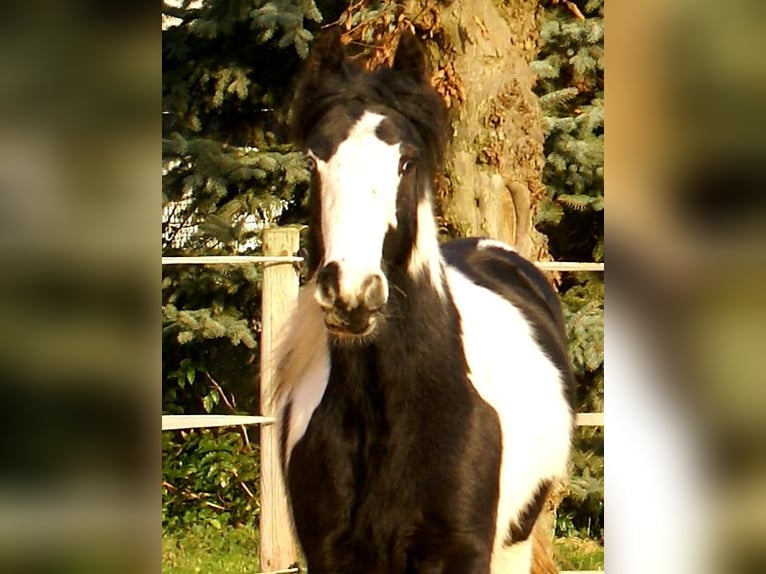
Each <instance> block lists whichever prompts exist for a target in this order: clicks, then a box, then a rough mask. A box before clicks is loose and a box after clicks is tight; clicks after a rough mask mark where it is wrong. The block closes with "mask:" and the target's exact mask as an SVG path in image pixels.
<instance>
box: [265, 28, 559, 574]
mask: <svg viewBox="0 0 766 574" xmlns="http://www.w3.org/2000/svg"><path fill="white" fill-rule="evenodd" d="M428 69H429V66H428V63H427V60H426V54H425V51H424V49H423V47H422V46H421V45H420V42H419V41H418V40H417V38H416V37H415V36H414V34H411V33H405V34H403V35H402V36H401V38H400V40H399V44H398V47H397V49H396V52H395V55H394V59H393V64H392V65H391V66H382V67H380V68H378V69H377V70H374V71H364V70H362V69H361V68H359V67H357V66H356V65H355V64H353V63H352V62H351V61H350V60H349V59H348V57H347V55H346V54H345V53H344V48H343V46H342V44H341V42H340V39H339V36H338V34H337V33H336V34H332V33H327V34H325V35H324V36H323V37H320V38H319V39H318V40H317V41H316V42H315V44H314V46H313V47H312V51H311V53H310V55H309V58H308V60H307V62H306V64H305V66H304V71H303V72H302V73H301V75H300V77H299V81H298V87H297V90H296V97H295V103H294V105H293V108H292V110H291V113H292V125H293V129H294V132H295V140H296V143H297V144H298V145H299V146H301V148H302V149H303V150H304V152H305V155H306V157H307V161H308V162H309V164H310V168H311V170H312V173H313V175H312V184H311V190H310V201H309V213H310V223H309V226H308V229H309V231H308V237H307V251H308V254H307V266H308V275H309V277H310V279H309V280H308V281H307V282H306V284H305V285H304V286H303V287H302V289H301V292H300V295H299V297H298V302H297V304H296V307H295V310H294V312H293V315H292V317H291V319H290V320H289V322H288V325H289V326H288V331H287V333H286V335H285V339H284V343H283V346H282V350H281V352H280V357H279V359H278V363H277V367H276V373H277V380H278V382H277V390H276V393H275V408H276V412H277V428H278V434H279V445H280V453H281V464H282V468H283V471H284V472H283V476H284V480H285V484H286V490H287V496H288V502H289V506H290V508H291V512H292V516H293V526H294V530H295V533H296V534H297V538H298V541H299V542H300V545H301V547H302V549H303V553H304V556H305V559H306V561H307V564H308V570H309V572H310V573H311V574H329V573H344V574H355V573H359V574H361V573H366V574H370V573H380V574H383V573H385V574H399V573H402V574H404V573H407V574H414V573H424V574H426V573H428V574H436V573H441V574H488V573H490V572H491V573H492V574H500V573H528V572H530V568H531V566H530V564H531V563H532V561H533V560H532V558H533V556H532V554H533V553H532V547H533V544H532V543H533V538H534V537H532V538H531V537H530V534H531V532H532V530H533V526H534V524H535V522H536V520H537V518H538V515H539V514H540V512H541V508H542V506H543V503H544V501H545V499H546V497H547V495H548V493H549V490H550V488H551V485H553V484H554V483H555V481H556V480H558V479H559V478H560V477H563V476H564V475H565V473H566V465H567V460H568V456H569V448H570V441H571V433H572V429H573V402H574V398H573V383H572V373H571V366H570V360H569V356H568V351H567V345H566V336H565V328H564V320H563V315H562V311H561V308H560V303H559V301H558V298H557V296H556V294H555V292H554V291H553V289H552V287H551V286H550V284H549V283H548V281H547V279H546V277H545V276H544V275H543V274H542V273H541V272H540V271H539V270H538V269H537V268H536V267H535V265H534V264H532V263H531V262H529V261H527V260H526V259H524V258H523V257H521V256H520V255H519V254H518V253H517V252H516V251H515V250H514V249H513V248H512V247H510V246H509V245H506V244H503V243H501V242H499V241H495V240H491V239H486V238H463V239H455V240H451V241H448V242H445V243H441V244H440V242H439V239H438V229H437V225H436V220H435V217H434V199H433V196H432V183H433V179H434V176H435V173H437V170H438V169H439V168H440V164H441V162H442V161H443V154H444V151H445V146H446V140H447V137H446V134H447V133H448V123H447V112H446V108H445V105H444V103H443V102H442V99H441V97H440V96H439V95H438V93H437V92H436V91H435V90H434V89H433V88H432V87H431V85H430V84H429V82H428Z"/></svg>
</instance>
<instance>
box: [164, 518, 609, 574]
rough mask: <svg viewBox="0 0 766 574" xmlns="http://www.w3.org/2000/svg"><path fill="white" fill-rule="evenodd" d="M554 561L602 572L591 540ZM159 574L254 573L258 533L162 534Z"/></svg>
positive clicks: (570, 542)
mask: <svg viewBox="0 0 766 574" xmlns="http://www.w3.org/2000/svg"><path fill="white" fill-rule="evenodd" d="M556 559H557V560H556V561H557V563H558V565H559V568H560V569H562V570H603V569H604V548H603V547H602V546H601V545H600V544H599V543H598V542H596V541H594V540H584V539H581V538H574V537H572V538H561V539H558V540H557V541H556ZM162 572H163V574H256V573H258V572H260V568H259V564H258V531H257V530H256V529H255V528H253V527H249V526H239V527H227V526H224V527H222V528H215V527H213V526H212V525H211V526H198V527H195V528H194V529H191V530H187V531H184V532H183V533H167V532H163V536H162Z"/></svg>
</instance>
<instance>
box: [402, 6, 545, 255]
mask: <svg viewBox="0 0 766 574" xmlns="http://www.w3.org/2000/svg"><path fill="white" fill-rule="evenodd" d="M429 10H430V11H431V13H430V15H429ZM407 12H408V15H410V17H411V19H412V20H413V22H414V23H415V25H416V26H417V25H418V24H419V23H420V22H422V21H423V19H424V18H431V19H438V21H439V27H438V30H439V33H438V34H437V35H435V36H434V39H435V40H436V43H437V44H439V51H438V53H435V54H432V56H433V59H434V61H436V62H438V69H437V71H436V78H435V79H436V83H437V88H439V85H438V83H439V82H443V83H451V85H450V86H448V87H447V88H444V86H442V88H443V90H442V91H443V93H446V95H447V98H446V99H447V100H448V102H449V103H450V104H451V108H452V109H451V112H452V116H451V120H452V128H453V137H452V145H451V149H450V151H449V152H448V157H447V165H446V170H445V173H446V174H448V175H447V176H446V177H445V178H444V180H443V182H442V185H440V186H439V187H440V188H439V189H438V190H437V199H438V202H439V207H440V209H441V217H442V220H443V221H442V223H443V224H444V225H445V226H446V227H447V228H449V229H450V230H452V231H453V232H454V233H457V234H459V235H478V236H489V237H493V238H495V239H501V240H503V241H507V242H508V243H511V244H512V245H515V246H516V248H517V250H518V251H519V252H520V253H521V254H523V255H526V256H529V257H531V258H533V259H538V258H545V257H546V256H547V241H546V239H545V237H544V236H543V235H542V234H540V233H538V232H537V231H536V230H535V229H534V227H533V219H532V218H533V215H534V208H535V205H536V203H537V201H538V200H539V198H540V197H541V196H542V195H543V194H544V193H545V189H544V187H543V185H542V181H541V178H542V169H543V161H544V158H543V141H544V137H545V134H544V131H543V123H542V120H543V116H542V113H541V111H540V108H539V104H538V101H537V97H536V96H535V94H534V93H533V92H532V87H533V85H534V81H535V78H534V76H533V74H532V72H531V71H530V69H529V63H530V62H531V61H532V60H533V59H534V58H535V56H536V55H537V52H538V35H539V26H540V21H541V9H540V6H539V2H537V1H536V0H534V1H530V0H515V1H513V0H512V1H506V2H502V1H500V0H470V1H469V0H456V1H452V2H441V3H438V4H434V2H432V1H431V2H429V1H422V0H421V1H415V2H412V3H411V4H410V6H408V9H407ZM456 100H457V101H456Z"/></svg>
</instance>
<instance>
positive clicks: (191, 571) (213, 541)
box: [162, 526, 260, 574]
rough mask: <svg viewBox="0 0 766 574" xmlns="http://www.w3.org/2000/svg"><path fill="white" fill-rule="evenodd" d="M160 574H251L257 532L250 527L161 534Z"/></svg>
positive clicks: (202, 528) (255, 565)
mask: <svg viewBox="0 0 766 574" xmlns="http://www.w3.org/2000/svg"><path fill="white" fill-rule="evenodd" d="M162 572H163V574H255V573H256V572H260V569H259V564H258V530H256V529H255V528H253V527H252V526H239V527H232V526H225V527H222V528H220V529H216V528H214V527H213V526H198V527H194V528H193V529H190V530H187V531H185V532H183V533H167V532H163V533H162Z"/></svg>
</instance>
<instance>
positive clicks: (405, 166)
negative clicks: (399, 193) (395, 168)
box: [399, 157, 415, 175]
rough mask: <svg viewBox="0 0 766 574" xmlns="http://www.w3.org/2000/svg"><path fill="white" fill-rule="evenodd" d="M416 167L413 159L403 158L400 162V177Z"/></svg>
mask: <svg viewBox="0 0 766 574" xmlns="http://www.w3.org/2000/svg"><path fill="white" fill-rule="evenodd" d="M413 167H415V160H414V159H412V158H407V157H403V158H402V159H400V160H399V175H402V174H405V173H407V172H408V171H410V170H411V169H412V168H413Z"/></svg>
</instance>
